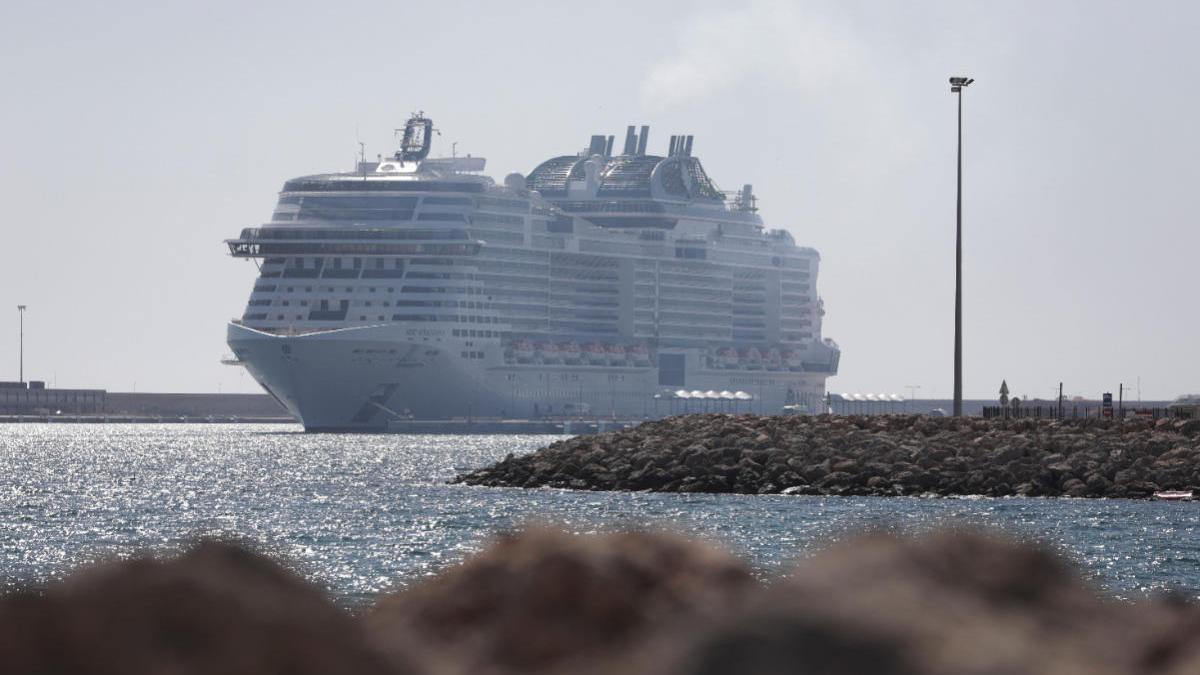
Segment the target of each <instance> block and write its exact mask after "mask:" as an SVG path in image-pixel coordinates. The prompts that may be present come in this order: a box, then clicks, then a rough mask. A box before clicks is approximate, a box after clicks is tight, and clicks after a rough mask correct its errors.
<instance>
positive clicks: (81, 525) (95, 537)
mask: <svg viewBox="0 0 1200 675" xmlns="http://www.w3.org/2000/svg"><path fill="white" fill-rule="evenodd" d="M554 440H556V438H555V437H552V436H515V435H509V436H491V435H489V436H451V435H429V436H401V435H342V434H317V435H310V434H304V433H302V432H301V431H300V429H299V428H298V427H291V426H283V425H261V426H259V425H219V424H208V425H184V424H163V425H128V424H111V425H102V424H10V425H0V584H2V585H3V586H4V587H5V588H7V589H12V588H15V587H19V586H33V587H37V586H42V585H44V584H46V583H48V582H50V581H52V580H53V579H56V578H61V577H62V576H64V575H65V574H66V573H68V572H69V571H70V570H72V569H75V568H76V567H78V566H80V565H82V564H86V563H89V562H92V561H96V560H101V559H107V558H113V557H128V556H131V555H136V554H139V553H145V552H152V553H169V552H172V551H176V550H178V549H179V548H180V547H183V546H186V545H187V543H188V542H191V541H194V540H196V539H199V538H206V537H208V538H221V539H236V540H239V541H244V542H249V543H250V544H252V545H254V546H256V547H257V548H259V549H260V550H263V551H266V552H267V553H269V554H271V555H273V556H275V557H277V558H278V559H280V560H282V561H285V562H286V564H288V565H290V566H291V567H292V568H293V569H295V570H297V571H298V572H300V573H301V574H303V575H305V576H306V577H308V578H309V579H311V580H313V581H314V582H316V583H318V584H320V585H322V586H324V587H326V588H328V589H329V591H330V592H331V593H333V594H334V596H335V597H336V598H337V599H338V600H339V601H340V602H342V603H343V604H346V605H358V604H362V603H365V602H369V600H370V598H371V597H372V596H373V595H374V594H376V593H378V592H380V591H385V590H388V589H392V588H396V587H398V586H402V585H404V584H407V583H412V581H414V580H416V579H419V578H420V577H422V576H425V575H430V574H435V573H437V572H438V571H439V570H440V569H443V568H444V567H446V566H447V565H451V564H454V563H455V562H457V561H459V560H461V559H462V558H463V557H464V556H466V555H468V554H470V553H471V552H473V551H476V550H478V549H479V548H480V547H481V546H482V545H484V543H485V542H486V540H487V539H488V537H490V536H492V535H494V534H495V533H497V532H501V531H505V530H511V529H513V528H516V527H520V526H523V525H525V524H529V523H548V524H553V525H556V526H558V527H561V528H564V529H566V530H569V531H572V532H595V531H601V530H606V529H613V528H629V527H651V528H660V529H669V530H675V531H680V532H685V533H687V534H689V535H692V536H697V537H702V538H704V539H707V540H709V541H712V542H715V543H717V544H718V545H720V546H723V547H726V548H728V549H730V550H732V551H733V552H735V553H736V554H738V555H740V556H743V557H744V558H745V559H746V560H748V561H749V562H750V563H751V564H753V565H754V566H755V568H756V569H757V570H758V571H759V573H760V574H762V575H764V576H770V575H771V574H773V573H775V572H776V571H778V570H780V569H782V568H785V567H786V566H787V565H788V564H790V563H792V562H794V561H796V560H797V559H800V558H803V557H805V556H809V555H812V554H813V553H814V552H816V551H819V550H820V549H821V548H823V547H826V546H828V545H830V544H831V543H833V542H836V541H838V540H841V539H844V538H846V537H850V536H853V535H854V534H855V533H858V532H861V531H863V530H880V529H886V530H892V531H900V532H919V531H923V530H928V529H930V528H933V527H938V526H946V525H964V524H965V525H970V526H983V527H990V528H994V529H999V530H1003V531H1006V532H1008V533H1009V534H1010V535H1012V536H1015V537H1018V538H1020V539H1023V540H1028V541H1036V542H1040V543H1042V544H1045V545H1048V546H1051V547H1053V548H1055V549H1057V550H1059V551H1061V552H1062V553H1063V554H1064V555H1066V556H1067V557H1068V558H1070V559H1071V560H1072V561H1074V562H1075V563H1076V564H1077V565H1078V566H1079V567H1080V569H1081V570H1082V572H1083V573H1084V574H1085V575H1087V576H1088V577H1090V578H1091V579H1093V580H1094V581H1095V582H1096V583H1097V584H1100V585H1103V586H1105V587H1107V588H1108V589H1109V590H1110V591H1111V592H1112V593H1113V594H1114V595H1116V596H1118V597H1125V598H1136V597H1141V596H1143V595H1145V594H1147V593H1150V592H1154V591H1157V590H1161V589H1168V588H1170V589H1177V590H1182V591H1184V592H1185V593H1187V594H1189V595H1196V591H1197V589H1200V539H1198V538H1197V534H1198V532H1200V530H1198V528H1200V503H1196V504H1188V503H1164V502H1149V501H1123V500H1094V499H1020V498H1012V499H982V498H979V499H918V498H874V497H844V498H835V497H825V498H823V497H800V496H781V495H768V496H752V495H681V494H649V493H602V492H581V491H570V490H550V489H538V490H521V489H496V488H479V487H467V486H461V485H450V484H448V481H449V480H451V479H452V478H454V476H455V475H457V474H458V473H461V472H463V471H466V470H468V469H472V468H475V467H480V466H483V465H486V464H488V463H490V462H493V461H495V460H497V459H500V458H502V457H504V456H505V455H507V454H508V453H517V454H520V453H525V452H531V451H533V450H536V449H537V448H538V447H541V446H542V445H545V444H548V443H550V442H552V441H554Z"/></svg>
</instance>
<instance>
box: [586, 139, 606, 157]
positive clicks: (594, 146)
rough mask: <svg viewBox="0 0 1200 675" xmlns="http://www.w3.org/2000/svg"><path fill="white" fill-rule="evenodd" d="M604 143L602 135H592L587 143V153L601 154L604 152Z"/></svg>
mask: <svg viewBox="0 0 1200 675" xmlns="http://www.w3.org/2000/svg"><path fill="white" fill-rule="evenodd" d="M604 143H605V138H604V137H603V136H596V135H593V136H592V142H591V143H590V144H588V154H589V155H603V154H604Z"/></svg>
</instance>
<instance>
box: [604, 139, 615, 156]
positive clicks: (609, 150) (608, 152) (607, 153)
mask: <svg viewBox="0 0 1200 675" xmlns="http://www.w3.org/2000/svg"><path fill="white" fill-rule="evenodd" d="M612 144H613V137H612V136H609V137H608V142H607V143H605V144H604V156H605V157H612Z"/></svg>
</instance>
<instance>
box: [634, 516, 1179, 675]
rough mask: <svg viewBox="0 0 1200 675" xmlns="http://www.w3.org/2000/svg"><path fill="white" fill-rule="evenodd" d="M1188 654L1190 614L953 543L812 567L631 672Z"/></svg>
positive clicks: (939, 538)
mask: <svg viewBox="0 0 1200 675" xmlns="http://www.w3.org/2000/svg"><path fill="white" fill-rule="evenodd" d="M1198 648H1200V611H1198V610H1197V609H1196V608H1195V607H1194V606H1191V605H1188V604H1186V603H1180V602H1176V601H1174V600H1167V601H1162V600H1159V601H1148V602H1142V603H1139V604H1125V603H1120V602H1116V601H1112V600H1106V599H1104V598H1103V597H1102V595H1101V594H1100V593H1099V592H1098V591H1097V590H1096V589H1094V588H1092V587H1090V586H1089V585H1088V584H1087V583H1085V582H1084V581H1083V580H1082V579H1081V577H1080V576H1079V575H1078V574H1077V573H1076V572H1075V570H1074V569H1073V568H1072V567H1071V566H1069V565H1067V564H1065V563H1064V562H1063V561H1061V560H1060V559H1058V558H1057V557H1056V556H1055V555H1053V554H1052V553H1050V552H1048V551H1046V550H1043V549H1040V548H1036V547H1031V546H1028V545H1024V544H1019V543H1015V542H1012V541H1009V540H1004V539H999V538H994V537H992V536H988V535H983V534H977V533H970V532H953V531H951V532H941V533H935V534H932V535H929V536H925V537H922V538H918V539H901V538H896V537H893V536H887V535H878V536H868V537H866V538H861V539H857V540H853V541H851V542H849V543H847V544H843V545H839V546H836V547H834V548H832V549H830V550H827V551H825V552H823V553H820V554H818V555H816V556H815V557H813V558H811V559H809V560H807V561H805V562H803V563H801V564H799V565H798V566H797V567H796V569H795V570H794V571H792V572H791V573H790V574H789V575H788V576H787V578H786V579H785V580H782V581H780V582H777V583H776V584H775V585H774V586H773V587H771V588H770V589H769V590H768V592H766V593H764V594H762V595H761V596H759V598H758V600H757V601H756V602H755V603H753V604H752V605H751V607H749V608H748V609H747V610H745V611H743V612H741V613H738V614H735V615H733V616H731V617H729V619H728V620H727V621H726V622H725V623H724V624H722V625H721V626H719V627H717V628H715V629H707V630H704V631H702V632H701V634H700V635H699V636H691V637H689V638H685V639H683V640H682V641H681V644H679V645H676V646H675V648H674V649H673V650H671V649H663V650H660V651H659V652H657V653H656V654H654V657H656V658H658V659H660V660H659V661H658V662H651V663H649V664H647V665H645V666H644V667H643V668H642V672H667V673H674V674H675V675H734V674H739V675H740V674H743V673H753V674H756V675H776V674H778V675H784V674H785V673H787V674H790V673H819V674H821V675H857V674H859V673H872V674H873V675H876V674H883V675H1039V674H1045V675H1135V674H1144V675H1150V674H1152V673H1163V674H1166V673H1170V674H1172V675H1182V674H1183V673H1194V672H1200V670H1197V668H1200V649H1198Z"/></svg>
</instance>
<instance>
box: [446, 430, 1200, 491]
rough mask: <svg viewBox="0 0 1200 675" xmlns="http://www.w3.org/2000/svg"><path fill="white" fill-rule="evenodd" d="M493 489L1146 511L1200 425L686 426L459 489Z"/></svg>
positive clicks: (560, 454)
mask: <svg viewBox="0 0 1200 675" xmlns="http://www.w3.org/2000/svg"><path fill="white" fill-rule="evenodd" d="M456 482H460V483H466V484H468V485H485V486H495V487H525V488H533V487H553V488H571V489H579V490H649V491H655V492H716V493H720V492H734V493H745V494H772V493H783V494H804V495H874V496H901V495H940V496H951V495H988V496H993V497H1004V496H1014V495H1021V496H1030V497H1038V496H1053V497H1059V496H1068V497H1117V498H1134V499H1137V498H1147V497H1150V496H1152V495H1153V494H1154V493H1155V492H1156V491H1158V490H1186V489H1195V488H1197V487H1200V420H1157V421H1155V420H1124V421H1115V420H1103V419H1079V420H1032V419H1022V420H984V419H978V418H931V417H923V416H877V417H834V416H822V417H801V416H785V417H761V416H754V415H739V416H735V415H724V414H711V415H687V416H682V417H672V418H667V419H663V420H658V421H653V422H646V423H644V424H641V425H639V426H637V427H634V428H631V429H626V430H623V431H618V432H612V433H605V434H599V435H595V436H580V437H576V438H571V439H567V440H564V441H559V442H557V443H554V444H552V445H550V446H548V447H545V448H542V449H541V450H538V451H537V452H534V453H532V454H529V455H523V456H520V457H514V456H512V455H509V456H508V457H506V458H505V459H504V460H502V461H500V462H498V463H496V464H494V465H492V466H489V467H485V468H482V469H478V470H476V471H472V472H469V473H466V474H464V475H461V476H459V477H458V478H457V479H456Z"/></svg>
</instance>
